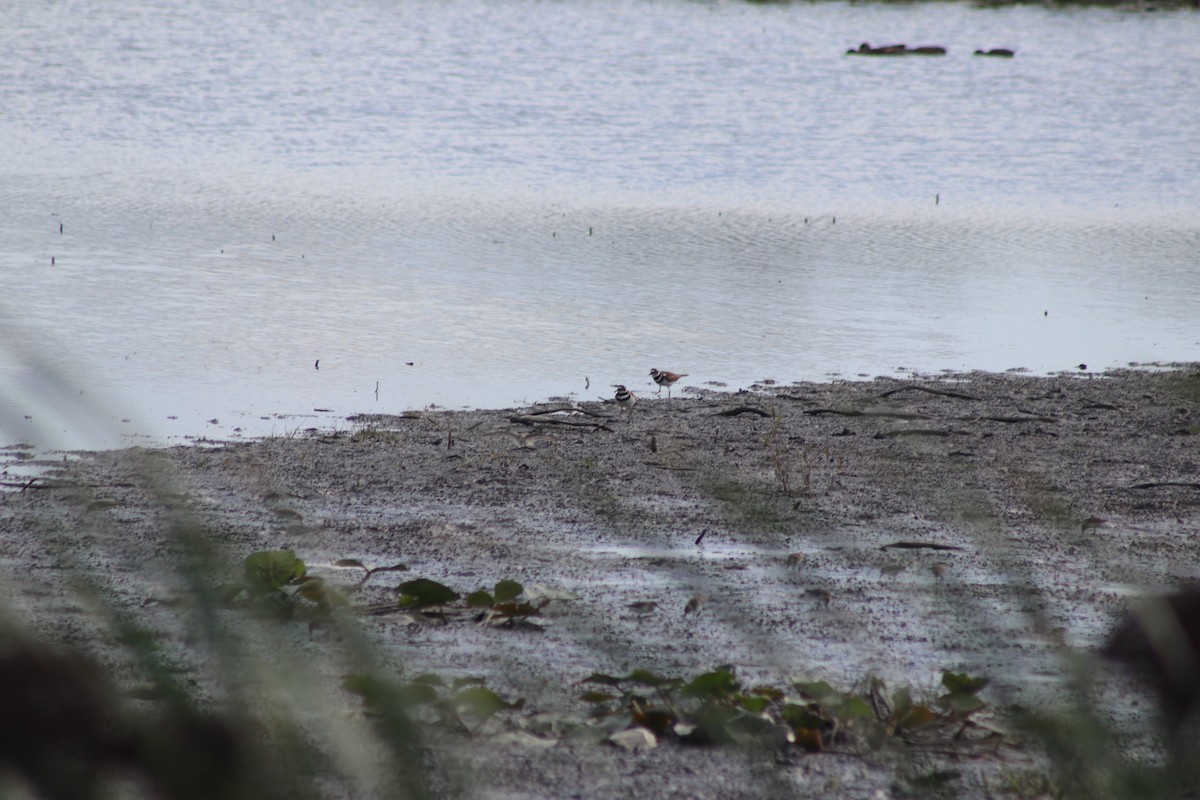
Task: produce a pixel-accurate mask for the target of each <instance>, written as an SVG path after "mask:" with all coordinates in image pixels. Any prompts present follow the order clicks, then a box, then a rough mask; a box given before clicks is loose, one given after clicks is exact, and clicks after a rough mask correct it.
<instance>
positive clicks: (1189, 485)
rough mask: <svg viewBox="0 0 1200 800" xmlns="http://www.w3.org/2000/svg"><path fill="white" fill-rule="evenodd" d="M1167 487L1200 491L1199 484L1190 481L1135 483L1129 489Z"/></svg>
mask: <svg viewBox="0 0 1200 800" xmlns="http://www.w3.org/2000/svg"><path fill="white" fill-rule="evenodd" d="M1167 486H1178V487H1181V488H1183V489H1200V483H1192V482H1191V481H1152V482H1150V483H1135V484H1134V485H1133V486H1130V487H1129V488H1130V489H1160V488H1163V487H1167Z"/></svg>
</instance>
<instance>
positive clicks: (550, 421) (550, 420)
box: [508, 414, 613, 433]
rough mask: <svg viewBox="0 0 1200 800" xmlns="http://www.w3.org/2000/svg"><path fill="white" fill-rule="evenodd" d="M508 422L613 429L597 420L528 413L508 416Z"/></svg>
mask: <svg viewBox="0 0 1200 800" xmlns="http://www.w3.org/2000/svg"><path fill="white" fill-rule="evenodd" d="M508 421H509V422H516V423H519V424H521V425H566V426H567V427H570V428H591V429H592V430H598V431H608V432H609V433H612V432H613V429H612V428H610V427H608V426H607V425H604V424H602V423H599V422H574V421H572V420H569V419H558V418H557V417H536V416H532V415H529V414H515V415H513V416H511V417H509V418H508Z"/></svg>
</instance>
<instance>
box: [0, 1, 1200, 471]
mask: <svg viewBox="0 0 1200 800" xmlns="http://www.w3.org/2000/svg"><path fill="white" fill-rule="evenodd" d="M249 5H250V7H247V4H244V3H237V2H221V1H220V0H214V1H213V2H205V3H185V2H162V3H142V2H137V3H134V2H112V3H105V4H100V5H97V4H92V3H85V2H82V1H81V0H78V1H77V0H64V1H62V2H29V3H19V4H8V5H6V6H4V7H3V8H0V46H2V52H3V53H4V54H5V55H4V56H3V57H0V58H2V60H0V444H2V443H8V442H12V441H17V440H35V441H38V442H39V443H43V444H48V445H49V444H53V445H57V446H72V447H74V446H97V445H98V444H99V445H111V444H114V443H121V442H129V441H141V440H142V439H141V438H137V437H162V436H180V435H188V436H197V435H211V436H228V435H231V434H238V435H246V436H249V435H260V434H264V433H272V432H274V433H286V432H288V431H290V430H294V429H295V428H297V427H299V426H302V425H308V424H332V422H331V421H332V420H336V419H338V418H341V417H344V416H345V415H347V414H351V413H354V412H362V411H367V412H375V411H379V412H399V411H403V410H405V409H410V408H420V407H424V406H427V405H430V404H438V405H442V406H448V407H460V406H474V407H501V406H508V405H513V404H520V403H524V402H527V401H529V402H532V401H536V400H541V399H545V398H547V397H550V396H555V395H574V396H575V397H577V398H580V399H594V398H596V397H600V396H609V395H610V394H611V391H612V389H611V384H614V383H624V384H627V385H629V386H630V388H632V389H634V390H635V391H639V392H643V393H646V392H650V393H652V392H653V386H652V384H651V383H650V381H649V378H648V375H647V372H648V371H649V369H650V367H659V368H666V369H672V370H676V371H679V372H687V373H689V375H690V377H689V378H688V379H686V380H685V382H684V385H686V384H687V383H692V384H695V385H704V384H706V383H707V382H710V381H711V382H717V383H720V384H725V385H728V386H730V387H738V386H745V385H748V384H750V383H752V382H754V381H757V380H760V379H764V378H770V379H775V380H778V381H781V382H787V381H792V380H799V379H820V378H825V377H828V376H842V377H857V376H874V375H880V374H894V373H895V372H896V370H897V369H898V368H906V369H916V370H921V371H937V370H943V369H951V370H968V369H986V370H1003V369H1009V368H1026V369H1030V370H1033V371H1037V372H1048V371H1058V370H1063V369H1074V368H1075V367H1076V365H1078V364H1080V363H1086V364H1088V366H1089V368H1091V369H1093V370H1094V369H1102V368H1105V367H1110V366H1117V365H1124V364H1126V363H1128V362H1147V361H1178V360H1200V325H1198V324H1197V318H1198V317H1200V314H1198V309H1200V257H1198V254H1200V224H1198V223H1197V219H1198V218H1200V217H1198V216H1197V214H1198V212H1200V136H1197V135H1196V132H1197V131H1198V130H1200V103H1197V102H1195V101H1196V98H1197V97H1198V96H1200V47H1197V46H1196V44H1195V43H1196V42H1197V41H1200V14H1198V13H1196V12H1192V11H1177V12H1158V13H1132V12H1125V11H1116V10H1110V9H1089V8H1070V9H1065V10H1051V9H1044V8H1037V7H1026V6H1021V7H1014V8H1001V9H979V8H973V7H970V6H968V5H958V4H948V3H932V4H928V5H894V4H889V5H872V4H855V5H849V4H843V3H835V2H827V3H817V4H807V3H784V4H749V3H733V2H728V3H726V2H719V3H699V2H683V1H682V0H662V1H660V2H649V1H646V0H640V1H638V2H619V1H612V0H603V1H601V0H595V1H594V2H593V1H591V0H563V1H562V2H517V1H515V0H500V2H490V1H489V2H483V0H463V2H455V3H443V2H435V1H434V0H414V1H413V2H404V3H394V2H383V1H382V0H378V1H376V2H368V1H366V0H364V1H363V2H346V3H339V4H332V5H331V4H328V3H319V2H312V0H286V1H285V2H280V3H272V4H249ZM260 5H261V7H255V6H260ZM863 40H867V41H871V42H872V43H878V44H882V43H888V42H894V41H905V42H908V43H910V44H940V45H944V46H946V47H947V48H948V49H949V54H948V55H946V56H944V57H927V58H922V57H904V58H863V57H855V56H847V55H845V51H846V50H847V49H849V48H852V47H856V46H857V45H858V43H859V42H860V41H863ZM990 47H1010V48H1015V49H1016V50H1017V55H1016V57H1015V58H1013V59H995V58H981V57H975V56H973V55H972V52H973V51H974V50H975V49H976V48H985V49H986V48H990ZM318 367H319V368H318ZM317 409H320V410H317ZM294 415H302V416H300V417H299V418H297V417H296V416H294ZM213 420H215V422H213ZM343 424H344V423H343ZM235 429H240V430H235ZM128 437H135V438H133V439H130V438H128Z"/></svg>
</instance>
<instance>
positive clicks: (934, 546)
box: [879, 542, 962, 550]
mask: <svg viewBox="0 0 1200 800" xmlns="http://www.w3.org/2000/svg"><path fill="white" fill-rule="evenodd" d="M879 549H880V550H962V548H961V547H959V546H958V545H955V544H938V543H937V542H892V543H891V544H885V545H884V546H883V547H880V548H879Z"/></svg>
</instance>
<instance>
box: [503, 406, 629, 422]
mask: <svg viewBox="0 0 1200 800" xmlns="http://www.w3.org/2000/svg"><path fill="white" fill-rule="evenodd" d="M559 412H570V413H572V414H586V415H587V416H589V417H598V418H599V419H612V417H608V416H605V415H604V414H597V413H596V412H595V411H588V410H587V409H586V408H582V407H580V406H559V407H558V408H537V409H534V410H532V411H526V412H525V414H524V416H526V417H538V416H541V415H543V414H557V413H559Z"/></svg>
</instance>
